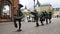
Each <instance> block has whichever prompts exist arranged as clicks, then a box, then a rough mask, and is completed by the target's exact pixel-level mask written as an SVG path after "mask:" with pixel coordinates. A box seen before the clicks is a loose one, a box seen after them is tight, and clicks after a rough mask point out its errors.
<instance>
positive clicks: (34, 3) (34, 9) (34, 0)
mask: <svg viewBox="0 0 60 34" xmlns="http://www.w3.org/2000/svg"><path fill="white" fill-rule="evenodd" d="M33 1H34V10H35V0H33Z"/></svg>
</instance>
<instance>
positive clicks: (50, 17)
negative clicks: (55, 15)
mask: <svg viewBox="0 0 60 34" xmlns="http://www.w3.org/2000/svg"><path fill="white" fill-rule="evenodd" d="M48 15H49V16H48V19H49V23H51V19H52V12H49V14H48Z"/></svg>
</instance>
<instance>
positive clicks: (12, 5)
mask: <svg viewBox="0 0 60 34" xmlns="http://www.w3.org/2000/svg"><path fill="white" fill-rule="evenodd" d="M18 3H19V0H0V21H1V20H2V21H4V20H5V21H7V19H9V20H12V19H13V18H14V15H16V14H17V10H18ZM5 5H8V6H9V11H10V15H9V17H10V18H9V17H8V15H7V13H4V15H2V12H3V9H4V6H5ZM3 16H4V17H3ZM5 17H6V18H5Z"/></svg>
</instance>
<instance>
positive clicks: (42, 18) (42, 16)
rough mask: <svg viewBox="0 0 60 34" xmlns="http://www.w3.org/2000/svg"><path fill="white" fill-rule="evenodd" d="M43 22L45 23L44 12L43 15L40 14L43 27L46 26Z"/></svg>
mask: <svg viewBox="0 0 60 34" xmlns="http://www.w3.org/2000/svg"><path fill="white" fill-rule="evenodd" d="M43 21H45V16H44V12H42V13H41V14H40V22H41V25H42V26H43V25H44V24H43Z"/></svg>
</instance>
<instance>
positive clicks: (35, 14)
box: [31, 10, 39, 27]
mask: <svg viewBox="0 0 60 34" xmlns="http://www.w3.org/2000/svg"><path fill="white" fill-rule="evenodd" d="M31 13H32V15H34V20H35V22H36V26H37V27H38V26H39V23H38V12H37V11H36V10H34V12H31Z"/></svg>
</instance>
